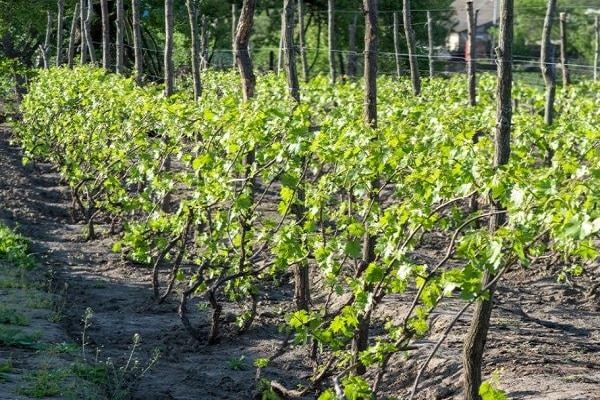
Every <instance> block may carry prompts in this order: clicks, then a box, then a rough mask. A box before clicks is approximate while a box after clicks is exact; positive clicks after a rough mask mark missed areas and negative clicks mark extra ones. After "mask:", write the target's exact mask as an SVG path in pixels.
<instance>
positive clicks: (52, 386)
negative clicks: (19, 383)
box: [19, 366, 68, 399]
mask: <svg viewBox="0 0 600 400" xmlns="http://www.w3.org/2000/svg"><path fill="white" fill-rule="evenodd" d="M67 376H68V371H66V370H64V369H53V368H50V367H49V366H44V367H43V368H42V369H39V370H37V371H33V372H30V373H28V374H26V375H25V376H24V380H25V382H26V383H27V385H26V386H24V387H22V388H20V389H19V393H21V394H24V395H27V396H30V397H34V398H37V399H39V398H42V397H49V396H56V395H59V394H60V393H61V391H62V388H61V382H63V381H64V379H65V378H66V377H67Z"/></svg>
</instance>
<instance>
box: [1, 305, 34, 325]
mask: <svg viewBox="0 0 600 400" xmlns="http://www.w3.org/2000/svg"><path fill="white" fill-rule="evenodd" d="M0 323H1V324H8V325H18V326H27V325H29V320H28V319H27V317H26V316H25V315H23V314H21V313H19V312H18V311H17V310H15V309H14V308H9V307H6V306H4V305H0Z"/></svg>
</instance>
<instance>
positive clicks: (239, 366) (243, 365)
mask: <svg viewBox="0 0 600 400" xmlns="http://www.w3.org/2000/svg"><path fill="white" fill-rule="evenodd" d="M245 358H246V357H245V356H244V355H241V356H239V357H237V358H231V359H229V361H227V367H228V368H229V369H230V370H232V371H246V370H247V369H249V368H250V366H249V365H248V363H247V362H246V361H245Z"/></svg>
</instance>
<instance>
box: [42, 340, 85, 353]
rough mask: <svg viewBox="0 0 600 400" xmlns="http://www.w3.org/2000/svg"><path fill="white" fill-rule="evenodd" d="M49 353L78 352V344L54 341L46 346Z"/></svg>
mask: <svg viewBox="0 0 600 400" xmlns="http://www.w3.org/2000/svg"><path fill="white" fill-rule="evenodd" d="M48 352H49V353H54V354H56V353H65V354H75V353H77V352H79V346H78V345H77V344H75V343H66V342H62V343H55V344H52V345H50V346H49V347H48Z"/></svg>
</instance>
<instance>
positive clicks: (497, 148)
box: [463, 0, 514, 400]
mask: <svg viewBox="0 0 600 400" xmlns="http://www.w3.org/2000/svg"><path fill="white" fill-rule="evenodd" d="M500 7H501V22H500V37H499V43H498V47H497V48H496V57H497V63H498V93H497V100H496V130H495V133H494V160H493V167H494V168H499V167H500V166H502V165H505V164H507V163H508V160H509V157H510V126H511V121H512V101H511V95H512V42H513V15H514V14H513V10H514V3H513V0H502V3H501V6H500ZM490 200H491V208H492V211H500V210H502V209H503V205H502V204H499V203H498V202H497V201H495V200H494V199H490ZM505 218H506V217H505V214H503V213H497V214H494V216H493V217H492V218H490V222H489V230H490V231H491V232H494V231H496V230H497V229H498V227H500V226H501V225H502V224H503V223H504V220H505ZM494 277H495V275H494V272H493V271H490V270H489V269H486V271H485V272H484V276H483V278H482V283H481V284H482V287H485V286H488V285H489V284H490V283H491V282H492V280H493V279H494ZM494 289H495V285H490V289H489V291H488V296H487V297H486V298H484V299H482V300H480V301H478V302H477V303H476V306H475V310H474V311H473V317H472V320H471V325H470V327H469V329H468V331H467V333H466V335H465V341H464V354H463V367H464V398H465V400H479V399H481V396H480V395H479V387H480V386H481V382H482V379H481V365H482V360H483V353H484V350H485V343H486V339H487V333H488V329H489V326H490V316H491V313H492V301H493V296H494Z"/></svg>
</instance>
